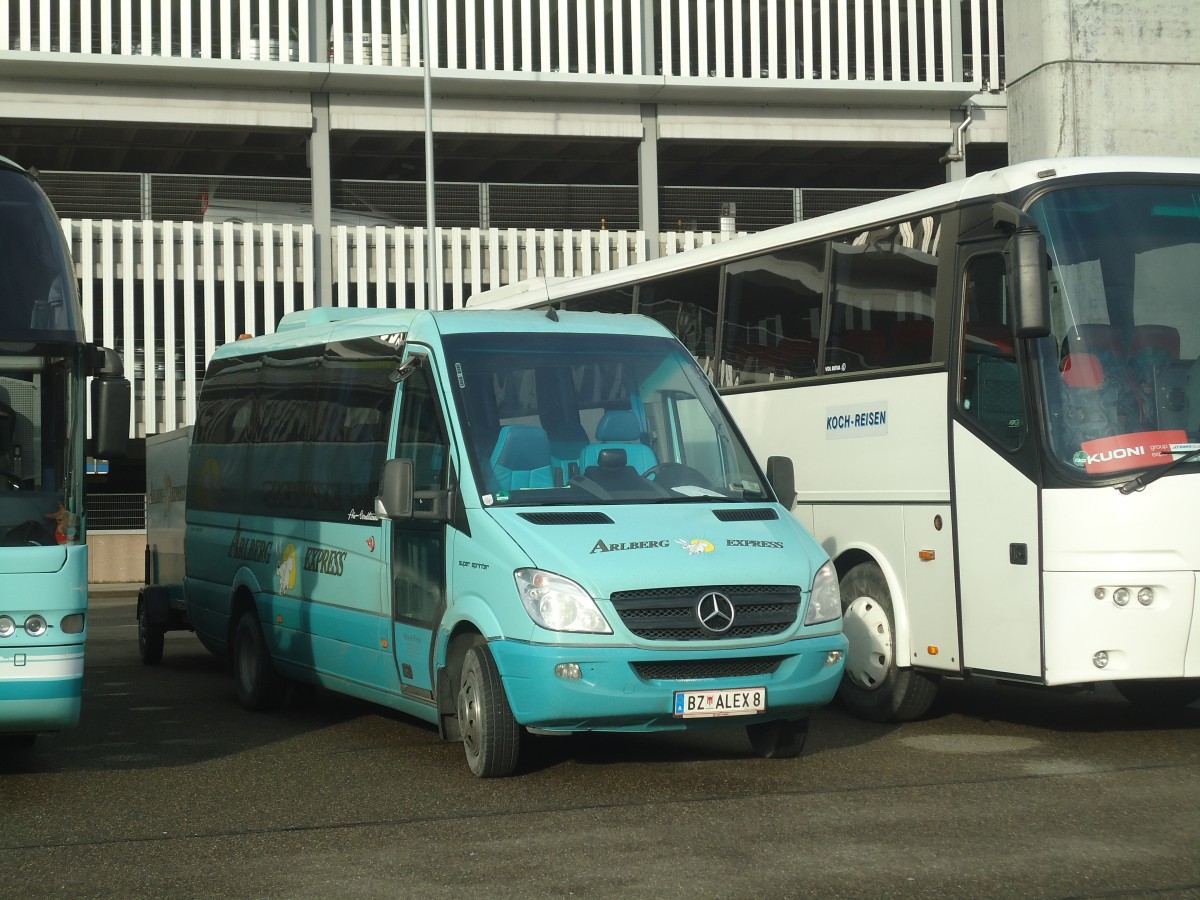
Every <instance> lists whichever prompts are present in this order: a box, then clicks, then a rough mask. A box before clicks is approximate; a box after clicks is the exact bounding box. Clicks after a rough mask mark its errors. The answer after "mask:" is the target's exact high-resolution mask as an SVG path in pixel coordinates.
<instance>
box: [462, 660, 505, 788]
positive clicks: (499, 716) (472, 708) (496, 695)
mask: <svg viewBox="0 0 1200 900" xmlns="http://www.w3.org/2000/svg"><path fill="white" fill-rule="evenodd" d="M458 728H459V732H460V734H461V735H462V742H463V748H464V750H465V751H466V755H467V765H468V766H469V767H470V769H471V771H472V772H474V773H475V774H476V775H478V776H479V777H480V778H503V777H504V776H506V775H511V774H512V773H513V771H514V770H515V769H516V767H517V759H518V757H519V756H520V754H521V726H520V725H518V724H517V720H516V719H515V718H513V714H512V709H511V708H510V707H509V705H508V698H507V697H506V696H505V694H504V685H503V683H502V682H501V681H500V672H499V670H497V668H496V662H495V660H493V659H492V654H491V651H490V650H488V648H487V645H486V644H476V645H475V646H473V647H471V648H470V649H469V650H468V651H467V654H466V656H465V657H464V659H463V667H462V677H461V678H460V679H459V684H458Z"/></svg>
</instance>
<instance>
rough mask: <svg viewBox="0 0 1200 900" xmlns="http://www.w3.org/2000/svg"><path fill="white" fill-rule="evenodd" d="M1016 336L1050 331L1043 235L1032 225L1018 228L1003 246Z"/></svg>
mask: <svg viewBox="0 0 1200 900" xmlns="http://www.w3.org/2000/svg"><path fill="white" fill-rule="evenodd" d="M1004 256H1005V259H1006V261H1007V266H1008V284H1009V291H1010V293H1011V297H1012V304H1013V314H1014V318H1015V320H1016V326H1017V328H1016V333H1017V337H1019V338H1040V337H1045V336H1046V335H1048V334H1049V333H1050V287H1049V280H1048V277H1047V274H1046V239H1045V238H1044V237H1043V236H1042V233H1041V232H1040V231H1038V230H1037V229H1035V228H1032V227H1027V228H1018V229H1017V230H1016V231H1015V232H1013V236H1012V237H1011V238H1009V241H1008V246H1007V247H1006V248H1005V250H1004Z"/></svg>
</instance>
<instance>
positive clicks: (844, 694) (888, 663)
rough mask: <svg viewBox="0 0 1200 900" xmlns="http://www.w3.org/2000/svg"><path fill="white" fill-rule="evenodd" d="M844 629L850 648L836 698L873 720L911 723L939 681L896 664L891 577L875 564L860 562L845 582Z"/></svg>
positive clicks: (925, 706) (925, 707) (931, 697)
mask: <svg viewBox="0 0 1200 900" xmlns="http://www.w3.org/2000/svg"><path fill="white" fill-rule="evenodd" d="M841 591H842V630H843V631H844V632H845V635H846V640H847V641H849V643H850V646H849V649H848V650H847V651H846V669H845V674H844V675H843V676H842V683H841V685H840V686H839V687H838V696H839V697H840V698H841V700H842V703H843V704H844V705H845V706H846V708H847V709H848V710H849V711H850V712H851V713H853V714H854V715H856V716H858V717H859V718H861V719H868V720H870V721H872V722H907V721H910V720H912V719H916V718H918V717H919V716H921V715H923V714H924V713H925V712H926V711H927V710H928V709H929V707H930V705H931V704H932V703H933V700H934V698H935V697H936V696H937V689H938V683H937V680H936V679H935V678H934V677H932V676H929V675H926V674H924V673H923V672H916V671H914V670H912V669H909V668H901V667H900V666H899V665H898V664H897V660H896V614H895V612H894V610H893V609H892V595H891V592H890V591H889V590H888V586H887V579H885V578H884V577H883V572H882V571H880V569H879V566H877V565H875V563H860V564H859V565H857V566H855V567H854V568H853V569H851V570H850V571H849V572H847V573H846V577H845V578H843V579H842V582H841Z"/></svg>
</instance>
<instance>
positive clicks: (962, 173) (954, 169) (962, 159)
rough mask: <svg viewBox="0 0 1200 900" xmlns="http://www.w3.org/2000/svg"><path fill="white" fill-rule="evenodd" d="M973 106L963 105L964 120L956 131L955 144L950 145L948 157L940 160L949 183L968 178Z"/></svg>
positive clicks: (969, 104)
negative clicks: (969, 131)
mask: <svg viewBox="0 0 1200 900" xmlns="http://www.w3.org/2000/svg"><path fill="white" fill-rule="evenodd" d="M972 105H973V104H971V103H966V104H964V105H963V120H962V123H961V124H960V125H959V126H958V128H956V129H955V130H954V142H953V143H952V144H951V145H950V150H949V151H948V152H947V153H946V155H945V156H943V157H942V158H941V159H939V160H938V162H940V163H941V164H942V165H944V166H946V180H947V181H957V180H958V179H960V178H966V177H967V128H969V127H970V125H971V107H972Z"/></svg>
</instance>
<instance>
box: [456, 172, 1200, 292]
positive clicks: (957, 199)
mask: <svg viewBox="0 0 1200 900" xmlns="http://www.w3.org/2000/svg"><path fill="white" fill-rule="evenodd" d="M1105 173H1111V174H1117V173H1128V174H1152V175H1159V174H1161V175H1170V174H1185V175H1200V158H1194V157H1161V156H1106V157H1074V158H1062V159H1042V160H1033V161H1030V162H1025V163H1018V164H1017V165H1012V166H1006V167H1004V168H1002V169H994V170H992V171H990V172H981V173H979V174H978V175H972V176H970V177H969V178H964V179H962V180H961V181H953V182H950V183H948V184H941V185H937V186H935V187H931V188H925V189H923V190H919V191H913V192H911V193H908V194H902V195H900V196H897V197H890V198H888V199H886V200H879V201H877V202H875V203H868V204H865V205H863V206H857V207H853V208H851V209H846V210H842V211H840V212H835V213H829V214H828V215H824V216H818V217H816V218H813V219H807V220H805V221H803V222H795V223H793V224H791V225H781V226H779V227H778V228H771V229H769V230H767V231H760V232H757V233H755V234H750V235H745V236H743V237H738V238H733V239H732V240H727V241H721V242H720V243H716V244H708V245H705V246H701V247H696V248H695V249H693V250H687V251H684V252H683V253H675V254H672V255H668V256H663V257H659V258H657V259H652V260H646V261H645V262H641V263H636V264H634V265H632V266H624V267H621V268H617V269H610V270H609V271H606V272H599V273H597V274H594V275H587V276H582V277H579V278H531V279H527V280H524V281H520V282H516V283H514V284H509V285H505V286H503V287H499V288H495V289H493V290H490V291H483V292H481V293H478V294H474V295H472V296H471V297H470V298H469V299H468V301H467V305H468V307H470V308H472V309H512V308H521V307H528V306H536V305H539V304H543V303H549V302H553V301H556V300H561V299H565V298H567V297H571V296H574V295H576V294H580V293H591V292H593V291H600V290H604V289H605V288H607V287H615V286H618V285H622V284H626V283H629V282H633V281H639V282H640V281H646V280H650V279H653V278H655V277H656V276H659V275H665V274H668V273H671V272H677V271H680V270H686V269H691V268H701V267H705V266H709V265H713V264H718V263H721V262H723V261H726V260H730V259H738V258H740V257H745V256H755V255H758V254H761V253H765V252H768V251H770V250H771V249H773V248H775V247H778V246H780V245H789V244H795V243H800V242H802V241H806V240H816V239H818V238H822V237H829V236H832V235H836V234H843V233H845V232H848V231H854V230H856V229H861V228H863V227H866V226H868V225H870V224H873V223H876V222H887V221H895V220H898V219H904V218H906V217H911V216H912V215H914V214H916V213H919V212H920V211H922V210H931V211H932V210H936V209H945V208H947V207H952V206H957V205H961V204H964V203H967V202H969V201H972V200H982V199H986V198H989V197H998V196H1003V195H1006V194H1009V193H1011V192H1013V191H1017V190H1020V189H1022V188H1027V187H1030V186H1031V185H1035V184H1042V183H1048V182H1051V181H1055V180H1060V179H1064V178H1075V177H1078V176H1081V175H1095V174H1105Z"/></svg>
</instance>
